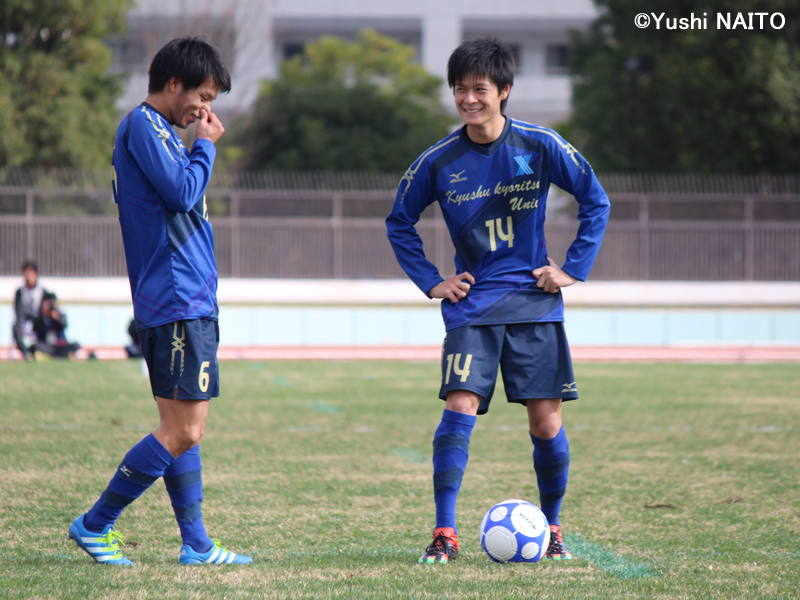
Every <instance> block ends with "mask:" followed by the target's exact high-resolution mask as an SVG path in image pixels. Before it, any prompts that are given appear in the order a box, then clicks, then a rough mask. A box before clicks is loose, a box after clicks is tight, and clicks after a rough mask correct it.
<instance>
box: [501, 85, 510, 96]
mask: <svg viewBox="0 0 800 600" xmlns="http://www.w3.org/2000/svg"><path fill="white" fill-rule="evenodd" d="M510 92H511V85H510V84H509V85H506V87H504V88H503V89H502V90H500V100H505V99H506V98H508V94H509V93H510Z"/></svg>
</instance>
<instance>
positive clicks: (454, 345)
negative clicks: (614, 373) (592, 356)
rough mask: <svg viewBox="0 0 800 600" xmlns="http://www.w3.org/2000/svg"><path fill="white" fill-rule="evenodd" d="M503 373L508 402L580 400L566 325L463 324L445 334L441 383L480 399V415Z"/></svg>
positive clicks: (443, 390) (443, 393)
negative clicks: (472, 394) (551, 399)
mask: <svg viewBox="0 0 800 600" xmlns="http://www.w3.org/2000/svg"><path fill="white" fill-rule="evenodd" d="M498 367H500V372H501V373H502V376H503V385H504V386H505V390H506V398H507V399H508V401H509V402H516V403H518V404H525V401H526V400H531V399H539V398H561V399H562V400H577V398H578V389H577V384H576V383H575V375H574V374H573V372H572V357H571V356H570V353H569V343H568V342H567V336H566V333H565V332H564V323H512V324H507V325H479V326H476V327H459V328H457V329H451V330H450V331H448V332H447V335H446V336H445V338H444V344H443V346H442V387H441V390H440V391H439V398H441V399H442V400H445V399H446V398H447V393H448V392H452V391H454V390H467V391H470V392H474V393H476V394H477V395H478V396H480V397H481V403H480V406H479V407H478V414H479V415H483V414H486V412H487V411H488V410H489V403H490V402H491V401H492V395H493V394H494V385H495V381H496V380H497V368H498Z"/></svg>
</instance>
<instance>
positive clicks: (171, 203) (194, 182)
mask: <svg viewBox="0 0 800 600" xmlns="http://www.w3.org/2000/svg"><path fill="white" fill-rule="evenodd" d="M198 141H203V142H205V143H202V144H198V143H197V142H195V145H194V147H193V148H192V153H191V155H190V162H189V166H188V167H186V168H181V171H182V175H183V176H182V177H181V173H176V175H177V178H176V180H175V182H174V189H173V190H165V192H163V195H162V197H163V198H164V202H165V203H166V205H167V207H169V208H170V209H171V210H174V211H175V212H179V213H188V212H189V211H190V210H192V208H193V207H194V205H195V204H197V201H198V200H200V199H201V198H202V197H203V194H204V193H205V191H206V188H207V187H208V183H209V181H210V180H211V173H212V171H213V168H214V158H215V156H216V150H215V148H214V145H213V144H212V143H211V142H208V141H207V140H198ZM179 186H180V187H179Z"/></svg>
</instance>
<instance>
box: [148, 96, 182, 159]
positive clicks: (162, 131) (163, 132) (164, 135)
mask: <svg viewBox="0 0 800 600" xmlns="http://www.w3.org/2000/svg"><path fill="white" fill-rule="evenodd" d="M142 112H143V113H144V114H146V115H147V118H148V119H149V120H150V123H151V124H152V125H153V129H155V130H156V132H158V137H159V138H160V139H161V144H162V145H163V146H164V150H166V151H167V154H169V157H170V158H171V159H172V160H173V161H175V162H179V161H178V159H176V158H175V157H174V156H172V152H170V149H169V146H168V145H167V140H171V139H172V136H171V135H170V132H169V131H168V130H167V128H166V127H165V126H161V127H159V125H157V124H156V122H155V121H154V120H153V116H152V115H151V114H150V111H149V110H147V108H146V107H144V106H142ZM156 117H158V115H156ZM158 120H159V122H161V117H158ZM172 145H173V146H175V147H176V148H177V145H176V144H175V142H173V143H172ZM178 151H180V148H178Z"/></svg>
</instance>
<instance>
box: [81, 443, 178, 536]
mask: <svg viewBox="0 0 800 600" xmlns="http://www.w3.org/2000/svg"><path fill="white" fill-rule="evenodd" d="M173 460H175V458H174V457H173V456H172V454H170V453H169V450H167V449H166V448H164V446H162V445H161V442H159V441H158V440H157V439H156V438H155V436H154V435H153V434H152V433H151V434H150V435H148V436H147V437H146V438H144V439H143V440H142V441H140V442H139V443H138V444H136V445H135V446H134V447H133V448H131V449H130V450H129V451H128V453H127V454H126V455H125V458H124V459H123V460H122V463H120V465H119V467H118V468H117V472H116V473H114V477H112V478H111V481H110V482H109V483H108V487H107V488H106V490H105V491H104V492H103V494H102V496H100V499H99V500H98V501H97V502H96V503H95V505H94V506H93V507H92V508H91V509H90V510H89V512H87V513H86V516H85V517H84V519H83V525H84V527H86V529H88V530H89V531H92V532H97V533H100V532H102V531H103V530H104V529H105V528H106V527H107V526H108V525H112V524H113V523H114V522H115V521H116V520H117V518H118V517H119V515H120V513H122V511H123V510H124V508H125V507H126V506H128V505H129V504H130V503H131V502H133V501H134V500H136V498H138V497H139V496H141V495H142V494H143V493H144V491H145V490H146V489H147V488H149V487H150V486H151V485H153V483H155V481H156V479H158V478H159V477H161V475H163V474H164V469H166V468H167V467H168V466H169V465H170V464H171V463H172V461H173Z"/></svg>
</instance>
